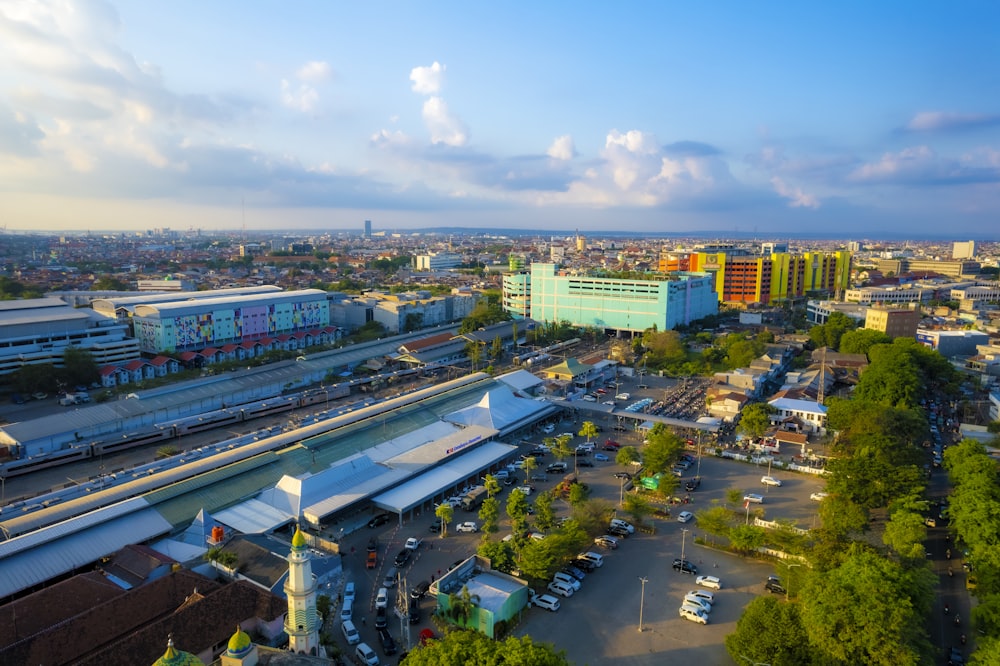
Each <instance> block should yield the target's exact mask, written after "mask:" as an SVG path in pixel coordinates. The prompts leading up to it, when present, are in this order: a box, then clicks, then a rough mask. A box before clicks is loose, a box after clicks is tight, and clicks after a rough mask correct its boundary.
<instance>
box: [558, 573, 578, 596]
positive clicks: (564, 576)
mask: <svg viewBox="0 0 1000 666" xmlns="http://www.w3.org/2000/svg"><path fill="white" fill-rule="evenodd" d="M556 581H559V582H560V583H562V584H563V585H569V586H570V587H572V588H573V590H574V591H576V592H579V591H580V587H581V585H580V581H579V580H577V579H576V578H574V577H573V576H570V575H569V574H568V573H564V572H562V571H557V572H555V574H553V575H552V582H553V583H554V582H556Z"/></svg>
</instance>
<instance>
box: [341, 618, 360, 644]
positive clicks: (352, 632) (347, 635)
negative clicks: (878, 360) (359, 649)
mask: <svg viewBox="0 0 1000 666" xmlns="http://www.w3.org/2000/svg"><path fill="white" fill-rule="evenodd" d="M340 630H341V631H343V632H344V640H345V641H347V644H348V645H357V644H358V643H360V642H361V634H359V633H358V630H357V628H356V627H355V626H354V623H353V622H351V621H350V620H344V622H343V624H341V625H340Z"/></svg>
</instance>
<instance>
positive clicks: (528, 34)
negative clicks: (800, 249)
mask: <svg viewBox="0 0 1000 666" xmlns="http://www.w3.org/2000/svg"><path fill="white" fill-rule="evenodd" d="M904 9H905V10H904ZM998 22H1000V5H997V4H995V3H982V2H971V1H970V2H956V3H951V4H948V5H941V4H940V3H931V2H922V1H918V2H913V3H907V5H906V6H905V8H903V7H900V6H899V5H896V4H894V3H863V2H847V3H837V4H835V5H825V4H820V5H816V6H812V3H794V2H775V3H765V4H763V5H753V6H750V5H745V4H743V3H737V2H718V3H711V5H709V6H702V5H684V4H681V3H655V2H640V3H633V4H630V5H626V6H623V7H620V8H611V7H610V6H607V5H600V4H588V3H584V4H583V5H580V4H578V3H568V2H551V3H540V5H539V3H526V2H515V3H511V4H508V5H505V6H495V5H476V4H472V5H469V4H468V3H459V2H435V3H416V2H383V3H325V2H316V1H315V0H309V1H306V2H302V3H297V4H294V5H291V6H288V5H282V4H250V5H247V4H245V3H239V2H235V1H232V0H226V1H219V2H212V3H196V2H190V1H189V0H181V1H179V2H173V3H147V2H141V1H137V0H123V1H120V2H113V3H112V2H102V1H100V0H95V1H92V2H81V1H76V0H66V1H59V2H55V1H53V2H49V1H45V0H41V1H39V2H21V1H18V0H0V209H2V210H3V216H2V218H3V219H2V221H0V226H3V225H5V226H6V227H7V229H8V230H32V231H36V230H45V229H51V230H73V229H77V230H83V229H129V230H139V229H148V228H151V227H171V228H175V229H187V228H208V229H224V228H230V229H231V228H238V227H241V226H242V225H243V224H244V220H245V224H246V227H247V228H248V229H261V230H276V229H282V228H289V229H292V228H294V229H303V228H317V229H344V228H349V229H356V228H359V227H360V225H361V223H362V221H363V220H365V219H371V220H372V221H373V223H374V225H375V226H376V227H378V228H382V229H390V228H391V229H398V230H405V229H419V228H428V227H444V226H456V227H459V226H460V227H469V228H481V229H491V228H492V229H535V230H566V231H570V230H575V229H579V230H580V231H584V232H585V231H587V230H601V231H611V230H615V229H620V230H628V231H633V232H642V231H653V232H670V231H677V232H697V231H699V230H701V231H714V230H734V231H740V232H747V231H750V230H755V231H759V233H760V234H781V233H797V232H817V233H823V232H828V233H831V234H835V235H838V236H846V235H850V234H855V235H865V236H868V237H876V236H880V235H881V236H893V237H905V236H907V235H908V234H912V235H913V236H914V237H922V236H940V235H943V234H948V235H950V236H952V237H956V238H961V237H970V238H989V237H996V235H997V234H996V231H995V230H996V229H998V228H1000V225H998V219H1000V216H998V212H1000V187H998V184H1000V102H998V97H1000V96H998V95H997V93H996V91H997V90H998V89H1000V85H998V84H1000V80H998V79H1000V70H998V69H997V68H996V63H997V62H1000V40H997V39H996V36H995V26H996V25H997V24H998Z"/></svg>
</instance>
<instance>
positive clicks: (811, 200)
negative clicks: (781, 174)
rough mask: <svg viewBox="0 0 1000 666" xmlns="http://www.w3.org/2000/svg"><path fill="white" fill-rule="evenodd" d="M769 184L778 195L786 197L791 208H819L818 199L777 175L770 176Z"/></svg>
mask: <svg viewBox="0 0 1000 666" xmlns="http://www.w3.org/2000/svg"><path fill="white" fill-rule="evenodd" d="M771 185H773V186H774V191H775V192H777V193H778V195H779V196H781V197H784V198H785V199H788V205H789V206H790V207H792V208H812V209H814V210H815V209H817V208H819V199H817V198H816V197H815V196H814V195H812V194H806V193H805V192H803V191H802V189H801V188H798V187H792V186H790V185H788V183H786V182H785V181H783V180H782V179H781V178H778V177H777V176H774V177H773V178H771Z"/></svg>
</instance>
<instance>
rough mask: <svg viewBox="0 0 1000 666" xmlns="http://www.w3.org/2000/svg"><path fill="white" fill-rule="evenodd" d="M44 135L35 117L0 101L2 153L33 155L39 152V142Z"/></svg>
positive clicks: (0, 145)
mask: <svg viewBox="0 0 1000 666" xmlns="http://www.w3.org/2000/svg"><path fill="white" fill-rule="evenodd" d="M44 137H45V133H44V132H42V130H41V128H40V127H39V126H38V123H37V122H36V121H35V120H34V119H33V118H29V117H27V116H26V115H25V114H23V113H20V112H15V111H14V110H13V109H11V108H10V107H9V106H7V105H5V104H3V103H0V154H3V153H6V154H9V155H15V156H17V157H33V156H35V155H38V154H39V142H40V141H41V140H42V139H43V138H44Z"/></svg>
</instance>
